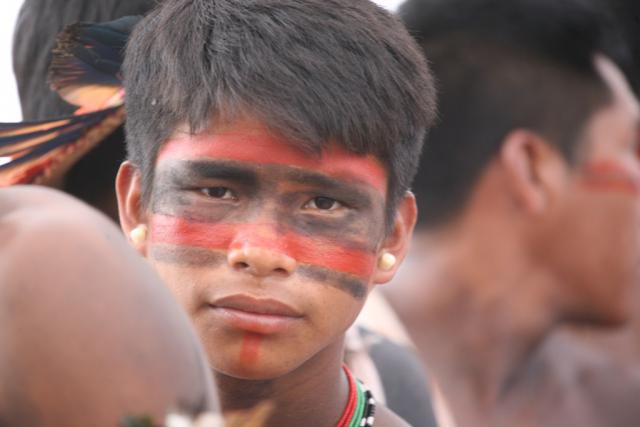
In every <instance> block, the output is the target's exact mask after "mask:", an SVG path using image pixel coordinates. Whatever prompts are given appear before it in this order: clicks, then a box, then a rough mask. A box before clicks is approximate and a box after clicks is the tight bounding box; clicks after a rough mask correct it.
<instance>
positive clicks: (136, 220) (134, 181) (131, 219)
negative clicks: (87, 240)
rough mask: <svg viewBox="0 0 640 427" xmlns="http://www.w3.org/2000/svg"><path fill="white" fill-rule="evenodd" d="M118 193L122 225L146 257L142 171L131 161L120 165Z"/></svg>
mask: <svg viewBox="0 0 640 427" xmlns="http://www.w3.org/2000/svg"><path fill="white" fill-rule="evenodd" d="M116 194H117V196H118V213H119V215H120V227H121V228H122V231H123V232H124V234H125V236H126V238H127V240H128V241H129V243H131V245H132V246H133V247H134V248H135V249H136V250H137V251H138V252H139V253H140V254H141V255H142V256H144V257H146V255H147V234H148V233H147V219H146V215H145V214H144V212H143V209H142V205H141V197H142V190H141V181H140V172H139V171H138V169H137V168H136V167H135V166H134V165H133V164H132V163H131V162H129V161H125V162H123V163H122V164H121V165H120V169H119V170H118V175H117V176H116Z"/></svg>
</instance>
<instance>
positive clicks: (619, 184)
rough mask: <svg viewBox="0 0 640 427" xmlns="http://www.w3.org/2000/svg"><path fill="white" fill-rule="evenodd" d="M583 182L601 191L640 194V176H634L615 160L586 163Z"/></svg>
mask: <svg viewBox="0 0 640 427" xmlns="http://www.w3.org/2000/svg"><path fill="white" fill-rule="evenodd" d="M582 183H583V185H584V186H586V187H588V188H591V189H594V190H599V191H617V192H623V193H628V194H630V195H633V196H637V195H639V194H640V177H638V176H635V177H634V176H633V175H632V173H631V172H630V171H628V170H626V169H625V168H624V167H622V166H621V165H619V164H618V163H616V162H613V161H601V162H594V163H590V164H588V165H586V166H585V168H584V177H583V179H582Z"/></svg>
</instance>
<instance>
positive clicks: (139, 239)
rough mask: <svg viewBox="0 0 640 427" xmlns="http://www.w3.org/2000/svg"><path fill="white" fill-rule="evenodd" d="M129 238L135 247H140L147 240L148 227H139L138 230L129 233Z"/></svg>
mask: <svg viewBox="0 0 640 427" xmlns="http://www.w3.org/2000/svg"><path fill="white" fill-rule="evenodd" d="M129 237H130V238H131V241H132V242H133V244H134V245H136V246H139V245H142V244H143V243H144V241H145V240H147V226H146V225H144V224H140V225H138V226H137V227H136V228H134V229H133V230H131V232H129Z"/></svg>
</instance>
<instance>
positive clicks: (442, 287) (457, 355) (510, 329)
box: [415, 233, 557, 427]
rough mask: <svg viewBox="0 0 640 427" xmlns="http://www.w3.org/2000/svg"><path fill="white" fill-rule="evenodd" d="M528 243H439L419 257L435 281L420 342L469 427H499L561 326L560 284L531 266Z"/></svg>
mask: <svg viewBox="0 0 640 427" xmlns="http://www.w3.org/2000/svg"><path fill="white" fill-rule="evenodd" d="M467 234H468V233H465V234H463V235H467ZM500 245H502V246H500ZM521 245H522V243H521V242H517V241H514V245H508V244H507V245H504V242H502V243H497V242H495V240H494V241H491V239H484V238H482V239H479V240H476V241H473V240H471V241H470V240H469V239H468V238H461V239H449V238H447V239H432V240H431V241H429V242H428V243H427V244H426V246H424V247H423V252H422V253H420V254H419V256H420V258H421V259H422V260H423V261H424V260H425V259H429V260H430V265H429V266H428V267H425V266H424V262H423V263H422V265H421V271H422V272H423V276H424V271H425V270H426V271H428V272H429V273H428V274H429V276H430V277H429V278H428V279H427V281H428V287H427V289H428V292H429V295H428V297H427V298H424V299H423V301H426V302H427V304H426V305H423V306H422V312H423V313H426V314H425V316H426V317H423V318H422V324H423V327H422V328H420V331H421V332H420V333H419V334H417V335H416V336H415V340H416V343H417V344H418V346H419V347H420V348H421V349H422V350H423V354H424V355H425V361H426V363H427V365H428V366H429V367H430V369H431V371H432V372H433V373H434V375H435V376H436V379H437V381H438V383H439V384H440V386H441V388H442V391H443V394H444V396H445V398H446V400H447V401H448V403H449V404H450V405H451V409H452V411H453V413H454V414H456V417H457V418H458V419H457V420H456V421H457V423H458V424H459V426H461V427H463V426H468V425H471V426H481V425H491V424H493V423H494V421H492V420H493V419H494V417H495V416H496V415H497V414H496V412H497V411H496V408H497V406H496V405H497V404H498V403H499V402H500V400H501V399H503V398H504V397H505V396H506V394H507V393H508V392H510V391H512V390H513V389H514V387H517V386H518V385H519V383H520V381H522V380H523V378H522V375H523V373H524V372H526V369H524V368H525V367H526V365H527V363H528V361H529V358H530V357H531V356H532V355H533V353H534V352H535V349H536V348H537V347H538V345H539V344H540V343H541V341H542V340H543V339H544V338H545V336H546V335H547V334H548V333H549V332H550V330H551V328H552V327H553V325H554V324H555V323H556V319H557V317H556V312H557V310H556V309H557V307H556V306H554V303H553V301H554V299H553V298H552V295H551V294H550V292H548V291H549V290H551V289H553V286H551V282H552V280H551V279H550V278H549V277H547V276H546V275H544V274H541V273H540V272H537V271H536V269H535V268H532V267H531V265H530V264H528V263H527V262H523V259H526V257H523V253H522V250H521V249H519V248H518V247H517V246H521ZM425 252H426V253H425ZM424 325H437V327H424Z"/></svg>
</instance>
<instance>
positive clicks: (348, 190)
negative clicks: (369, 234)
mask: <svg viewBox="0 0 640 427" xmlns="http://www.w3.org/2000/svg"><path fill="white" fill-rule="evenodd" d="M286 178H287V179H288V180H290V181H293V182H295V183H298V184H303V185H309V186H313V187H318V188H322V189H323V190H326V191H328V192H331V193H337V194H338V195H340V196H342V197H343V198H347V199H350V201H351V202H352V203H358V204H359V205H361V206H368V205H370V204H371V196H370V194H369V193H368V192H367V191H365V190H364V189H363V188H361V187H363V186H367V187H368V186H369V185H368V184H366V183H364V182H360V181H355V183H353V184H352V183H348V182H345V181H343V180H341V179H335V178H331V177H328V176H326V175H324V174H320V173H316V172H310V171H307V170H301V169H296V168H291V170H290V171H288V172H287V174H286ZM346 201H349V200H346Z"/></svg>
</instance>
